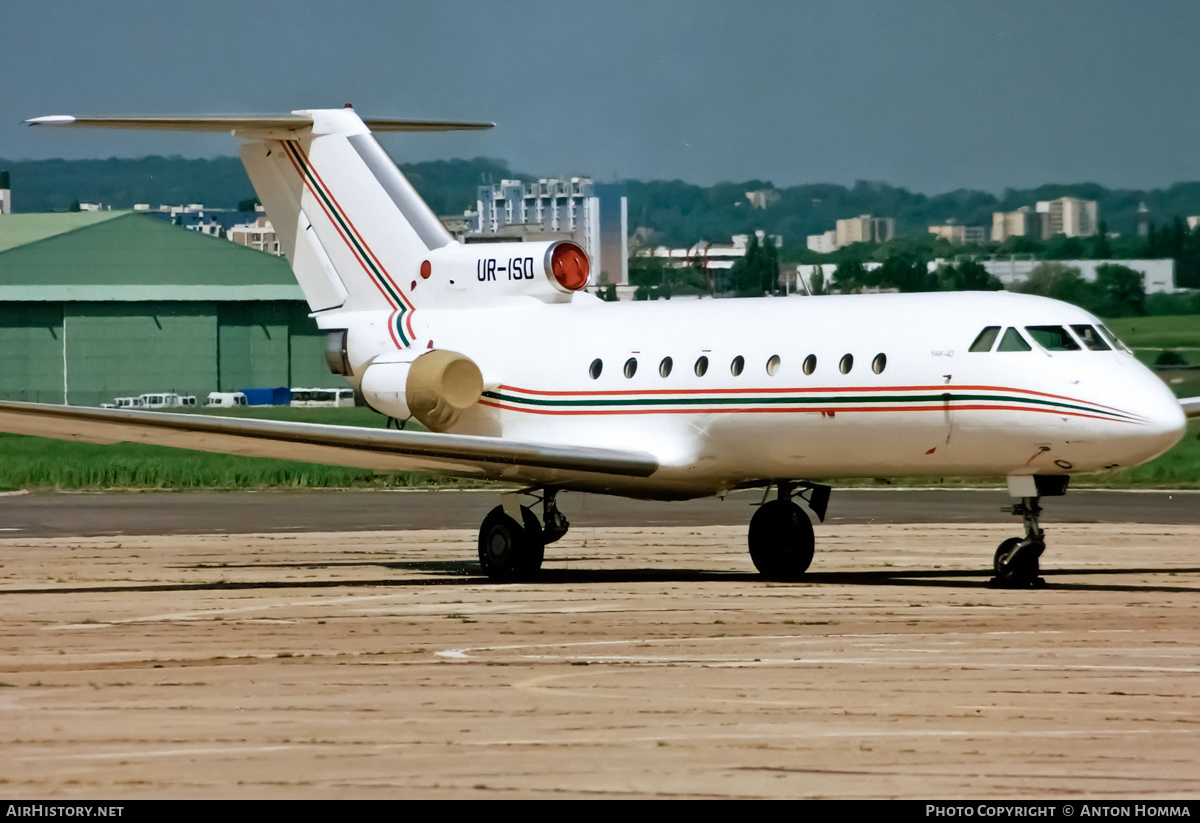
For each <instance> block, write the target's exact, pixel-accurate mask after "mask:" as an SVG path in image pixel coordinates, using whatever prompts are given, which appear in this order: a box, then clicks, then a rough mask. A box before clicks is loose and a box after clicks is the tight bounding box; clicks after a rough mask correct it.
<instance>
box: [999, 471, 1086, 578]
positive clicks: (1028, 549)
mask: <svg viewBox="0 0 1200 823" xmlns="http://www.w3.org/2000/svg"><path fill="white" fill-rule="evenodd" d="M1070 480H1071V478H1070V476H1069V475H1065V474H1035V475H1023V476H1015V475H1010V476H1009V478H1008V493H1009V495H1011V496H1012V497H1018V498H1020V500H1021V502H1020V503H1017V504H1015V505H1014V506H1013V507H1012V508H1011V509H1004V511H1011V512H1012V513H1013V514H1015V515H1019V516H1020V517H1021V518H1023V519H1024V521H1025V536H1024V537H1010V538H1009V539H1008V540H1005V541H1004V542H1003V543H1001V544H1000V548H998V549H996V555H995V557H993V558H992V568H993V569H995V572H996V576H995V577H993V578H992V579H991V580H990V581H988V585H989V586H991V587H992V588H993V589H1040V588H1042V587H1043V586H1045V585H1046V581H1045V580H1043V579H1042V578H1041V577H1039V576H1038V574H1039V572H1040V571H1041V569H1040V568H1039V566H1038V560H1039V558H1041V556H1042V552H1044V551H1045V550H1046V533H1045V532H1043V531H1042V527H1041V526H1040V525H1039V524H1038V515H1040V514H1041V513H1042V507H1041V506H1039V505H1038V501H1039V500H1041V499H1042V498H1043V497H1059V496H1061V495H1064V494H1066V493H1067V484H1068V483H1069V482H1070Z"/></svg>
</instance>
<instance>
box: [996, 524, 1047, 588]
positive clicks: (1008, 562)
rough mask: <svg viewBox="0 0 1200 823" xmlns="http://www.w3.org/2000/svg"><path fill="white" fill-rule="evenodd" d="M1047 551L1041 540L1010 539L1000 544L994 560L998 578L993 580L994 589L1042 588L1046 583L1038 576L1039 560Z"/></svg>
mask: <svg viewBox="0 0 1200 823" xmlns="http://www.w3.org/2000/svg"><path fill="white" fill-rule="evenodd" d="M1045 550H1046V545H1045V543H1043V542H1042V541H1041V540H1030V539H1029V538H1024V539H1023V538H1020V537H1010V538H1008V539H1007V540H1005V541H1004V542H1003V543H1001V544H1000V547H999V548H997V549H996V554H995V556H994V557H993V558H992V569H993V570H994V571H995V573H996V576H995V577H993V578H992V580H991V586H992V588H997V589H1030V588H1041V587H1042V586H1045V585H1046V581H1045V580H1043V579H1042V578H1041V577H1039V576H1038V574H1039V572H1040V571H1041V569H1040V567H1039V565H1038V558H1040V557H1041V556H1042V552H1044V551H1045Z"/></svg>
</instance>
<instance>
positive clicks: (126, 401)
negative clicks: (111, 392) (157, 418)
mask: <svg viewBox="0 0 1200 823" xmlns="http://www.w3.org/2000/svg"><path fill="white" fill-rule="evenodd" d="M113 408H115V409H144V408H146V404H145V403H144V402H142V398H140V397H117V398H114V399H113Z"/></svg>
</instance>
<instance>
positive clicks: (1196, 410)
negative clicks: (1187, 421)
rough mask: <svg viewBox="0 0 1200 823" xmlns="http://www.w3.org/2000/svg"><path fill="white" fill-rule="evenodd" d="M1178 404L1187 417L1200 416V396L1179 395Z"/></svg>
mask: <svg viewBox="0 0 1200 823" xmlns="http://www.w3.org/2000/svg"><path fill="white" fill-rule="evenodd" d="M1179 405H1181V406H1183V413H1184V414H1186V415H1187V416H1188V417H1200V397H1181V398H1180V399H1179Z"/></svg>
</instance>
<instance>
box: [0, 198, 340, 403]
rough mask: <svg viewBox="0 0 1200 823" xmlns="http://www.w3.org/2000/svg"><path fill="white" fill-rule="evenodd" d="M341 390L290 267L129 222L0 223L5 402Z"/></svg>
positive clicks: (11, 218)
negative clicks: (333, 387)
mask: <svg viewBox="0 0 1200 823" xmlns="http://www.w3.org/2000/svg"><path fill="white" fill-rule="evenodd" d="M340 383H341V378H334V377H333V376H332V375H330V373H329V370H328V369H327V368H326V365H325V356H324V337H323V335H322V333H321V332H320V331H319V330H318V329H317V324H316V322H315V321H313V320H312V319H311V318H310V317H309V316H308V304H307V303H305V302H304V298H303V295H302V294H301V293H300V288H299V286H297V285H296V280H295V278H294V277H293V276H292V272H291V269H290V268H289V266H288V263H287V261H286V260H285V259H284V258H282V257H276V256H274V255H271V254H266V253H264V252H260V251H256V250H254V249H252V248H247V247H244V246H240V245H238V244H236V243H231V242H229V241H228V240H223V239H219V238H216V237H210V236H207V235H204V234H201V233H199V232H194V231H188V230H186V229H182V228H179V227H177V226H172V225H170V224H168V223H165V222H161V221H159V220H155V219H153V218H151V217H149V216H147V215H145V214H140V213H138V212H132V211H85V212H73V213H69V214H3V215H0V399H3V400H26V401H33V402H38V403H67V404H70V405H77V406H78V405H82V406H96V405H99V404H100V403H107V402H112V400H113V398H114V397H118V396H131V395H138V394H143V393H147V392H175V393H177V394H192V395H196V396H197V397H199V398H200V401H201V402H203V399H204V397H205V396H206V395H207V394H208V392H210V391H238V390H241V389H243V388H268V387H276V386H289V387H290V386H330V385H340Z"/></svg>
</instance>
